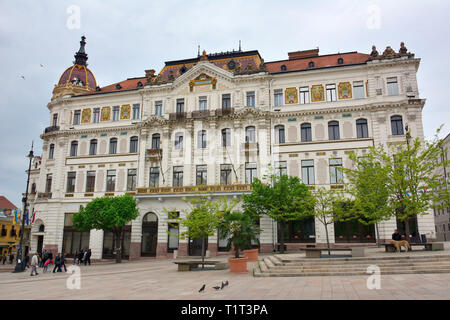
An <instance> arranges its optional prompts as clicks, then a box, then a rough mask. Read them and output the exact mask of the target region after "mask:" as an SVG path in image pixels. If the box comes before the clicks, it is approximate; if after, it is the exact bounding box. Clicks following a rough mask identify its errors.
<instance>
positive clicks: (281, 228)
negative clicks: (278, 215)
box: [280, 222, 284, 254]
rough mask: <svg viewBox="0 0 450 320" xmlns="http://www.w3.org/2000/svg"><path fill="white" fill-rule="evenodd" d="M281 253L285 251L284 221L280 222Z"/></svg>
mask: <svg viewBox="0 0 450 320" xmlns="http://www.w3.org/2000/svg"><path fill="white" fill-rule="evenodd" d="M280 232H281V235H280V253H281V254H283V253H284V222H280Z"/></svg>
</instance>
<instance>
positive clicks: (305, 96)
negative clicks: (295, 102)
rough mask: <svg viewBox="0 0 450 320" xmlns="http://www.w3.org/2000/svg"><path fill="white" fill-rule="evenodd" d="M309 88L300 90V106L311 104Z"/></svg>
mask: <svg viewBox="0 0 450 320" xmlns="http://www.w3.org/2000/svg"><path fill="white" fill-rule="evenodd" d="M309 102H310V100H309V87H301V88H300V104H307V103H309Z"/></svg>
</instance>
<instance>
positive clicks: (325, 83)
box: [30, 37, 436, 259]
mask: <svg viewBox="0 0 450 320" xmlns="http://www.w3.org/2000/svg"><path fill="white" fill-rule="evenodd" d="M80 44H81V46H80V49H79V51H78V52H77V53H76V54H75V62H74V64H73V65H72V66H70V67H69V68H67V69H66V70H65V71H64V72H63V74H62V76H61V77H60V79H59V81H58V83H57V84H56V86H55V88H54V90H53V97H52V99H51V101H50V102H49V103H48V105H47V107H48V110H49V111H50V119H49V126H48V127H47V128H46V129H45V131H44V133H43V134H42V135H41V138H42V139H43V153H42V156H41V157H40V158H36V159H35V161H34V163H33V168H32V171H31V194H30V207H31V210H30V211H31V212H34V211H36V212H37V213H36V221H35V222H34V223H33V226H32V236H31V248H32V251H36V250H37V251H41V250H42V249H47V250H53V251H64V252H65V253H66V254H71V253H74V252H75V251H76V250H79V249H81V248H91V249H92V257H93V258H96V259H100V258H110V257H112V256H113V243H114V240H115V239H114V235H113V234H112V233H111V232H108V231H102V230H92V231H90V232H81V231H78V230H75V229H74V228H73V220H72V217H73V214H74V213H75V212H77V211H78V210H79V207H80V205H86V204H87V203H88V202H89V201H90V200H92V199H93V198H95V197H100V196H115V195H121V194H124V193H129V194H132V195H134V197H135V198H136V200H137V202H138V207H139V211H140V216H139V217H138V218H137V219H136V220H134V221H132V222H130V223H129V225H128V226H126V228H125V232H124V233H123V238H122V239H121V242H122V248H123V250H122V252H123V255H124V257H128V258H130V259H134V258H138V257H140V256H156V257H171V256H172V254H173V251H174V250H178V255H179V256H185V255H198V254H200V250H201V249H200V245H201V243H200V241H199V240H198V239H185V240H183V239H178V237H177V236H176V234H177V232H178V227H177V226H176V225H175V224H174V223H170V222H171V221H170V219H169V217H168V214H167V212H166V211H165V210H164V209H167V210H169V211H174V212H177V213H178V214H179V215H181V216H183V215H184V214H185V210H186V209H187V208H188V206H187V205H186V203H185V202H184V201H183V197H192V196H196V195H197V194H199V193H209V194H210V195H211V197H213V198H217V197H218V196H222V195H225V196H227V197H229V198H232V197H239V196H241V195H242V194H244V193H248V192H250V190H251V186H250V183H251V182H252V180H253V179H254V178H255V177H259V178H261V177H263V175H264V174H265V173H267V172H268V170H269V168H272V170H273V171H274V172H275V173H276V174H289V175H291V176H298V177H300V178H301V179H302V181H303V182H304V183H305V184H307V185H308V186H309V187H310V189H312V190H313V189H315V188H317V187H319V186H325V187H327V188H332V189H343V188H344V184H345V180H344V179H343V177H341V175H340V171H339V170H338V168H339V167H341V166H344V167H349V166H351V165H352V162H351V160H350V159H349V153H351V152H356V153H357V154H358V155H360V156H364V154H365V153H366V152H367V151H368V148H369V147H370V146H373V145H377V144H384V145H386V144H387V143H388V142H403V141H406V136H405V133H406V132H405V129H404V128H405V126H406V124H408V126H409V128H410V132H411V135H412V137H419V138H421V139H423V137H424V134H423V126H422V109H423V107H424V104H425V100H424V99H422V98H420V96H419V89H418V84H417V79H416V73H417V70H418V68H419V64H420V59H418V58H416V57H415V56H414V54H411V53H409V52H408V51H407V49H406V47H405V46H404V44H403V43H402V44H401V47H400V49H399V51H398V52H396V51H394V50H393V49H392V48H391V47H387V48H386V49H385V50H384V52H383V53H381V54H380V53H378V51H377V50H376V48H375V47H373V48H372V52H371V53H370V54H364V53H358V52H347V53H337V54H329V55H319V49H314V50H307V51H298V52H291V53H289V54H288V58H287V59H286V60H281V61H272V62H265V61H264V60H263V59H262V57H261V55H260V54H259V52H258V51H256V50H253V51H242V50H237V51H234V50H233V51H231V52H220V53H213V54H207V53H206V52H205V51H204V52H203V54H200V52H199V54H198V56H197V57H195V58H190V59H182V60H177V61H168V62H166V63H165V66H164V67H163V69H162V70H161V71H160V72H159V73H158V74H156V73H155V70H152V69H150V70H146V71H145V76H142V77H136V78H129V79H126V80H124V81H120V82H117V83H114V84H111V85H108V86H105V87H100V86H98V85H97V82H96V79H95V77H94V74H93V73H92V72H91V70H90V69H88V68H87V60H88V57H87V54H86V52H85V44H86V42H85V38H84V37H83V38H82V40H81V42H80ZM260 226H261V228H262V230H263V232H262V233H261V235H260V243H261V244H260V250H261V251H262V252H271V251H272V250H273V249H274V248H275V247H276V245H277V243H278V238H279V235H278V228H277V226H276V224H275V223H274V222H273V221H272V220H271V219H270V218H268V217H262V218H261V219H260ZM396 228H398V229H400V231H402V230H403V229H404V226H403V225H402V224H401V223H398V222H397V221H396V220H395V219H392V220H390V221H385V222H383V223H380V224H379V231H380V237H381V238H382V239H390V238H391V234H392V233H393V231H394V229H396ZM167 231H170V232H167ZM329 232H330V235H331V239H332V242H333V243H360V244H363V245H364V244H370V243H374V242H375V241H376V239H375V232H374V227H373V226H371V227H367V226H364V225H362V224H359V223H358V222H347V223H336V224H335V225H334V226H332V227H331V228H330V230H329ZM411 232H412V233H416V234H419V233H420V234H425V235H426V236H427V238H429V239H430V238H431V239H433V238H435V237H436V234H435V228H434V216H433V214H428V215H424V216H419V217H417V219H412V222H411ZM286 237H287V238H288V241H287V246H288V248H289V249H296V248H297V249H298V248H300V247H304V246H306V244H308V243H311V242H313V243H314V242H315V243H317V244H318V245H323V244H324V243H325V242H326V240H325V231H324V228H323V226H321V225H320V223H319V222H318V221H316V220H315V219H314V218H310V219H304V220H300V221H294V222H290V223H289V228H288V230H287V234H286ZM207 247H208V249H209V250H210V252H211V254H212V255H216V254H221V252H223V251H225V247H226V241H222V240H220V238H219V237H218V235H217V234H215V235H213V236H211V237H209V239H208V244H207Z"/></svg>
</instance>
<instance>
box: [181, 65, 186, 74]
mask: <svg viewBox="0 0 450 320" xmlns="http://www.w3.org/2000/svg"><path fill="white" fill-rule="evenodd" d="M186 71H187V68H186V66H182V67H181V68H180V73H181V74H183V73H185V72H186Z"/></svg>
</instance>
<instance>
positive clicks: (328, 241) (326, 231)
mask: <svg viewBox="0 0 450 320" xmlns="http://www.w3.org/2000/svg"><path fill="white" fill-rule="evenodd" d="M324 225H325V235H326V236H327V249H328V255H329V256H330V255H331V252H330V238H329V237H328V223H325V224H324Z"/></svg>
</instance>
